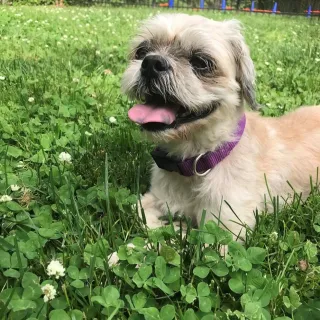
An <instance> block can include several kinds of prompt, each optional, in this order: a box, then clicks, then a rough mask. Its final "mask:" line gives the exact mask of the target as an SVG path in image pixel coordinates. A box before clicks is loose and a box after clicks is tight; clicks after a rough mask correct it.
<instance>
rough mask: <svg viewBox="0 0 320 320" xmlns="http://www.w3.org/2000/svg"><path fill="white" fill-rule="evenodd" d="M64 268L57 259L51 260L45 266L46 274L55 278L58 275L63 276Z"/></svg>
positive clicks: (57, 277) (58, 276)
mask: <svg viewBox="0 0 320 320" xmlns="http://www.w3.org/2000/svg"><path fill="white" fill-rule="evenodd" d="M65 270H66V269H65V268H64V267H63V265H62V264H61V263H60V261H58V260H52V261H51V262H50V263H49V264H48V267H47V275H48V276H55V277H56V279H59V278H60V277H64V275H65V274H64V272H65Z"/></svg>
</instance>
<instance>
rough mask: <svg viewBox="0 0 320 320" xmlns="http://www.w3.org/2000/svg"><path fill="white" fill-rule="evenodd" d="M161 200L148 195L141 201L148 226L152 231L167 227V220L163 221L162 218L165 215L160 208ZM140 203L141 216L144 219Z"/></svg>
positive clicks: (150, 194)
mask: <svg viewBox="0 0 320 320" xmlns="http://www.w3.org/2000/svg"><path fill="white" fill-rule="evenodd" d="M158 203H159V200H157V198H156V197H155V196H154V195H153V194H152V193H150V192H149V193H146V194H145V195H144V196H143V197H142V199H141V207H142V209H143V212H144V215H145V218H146V225H147V226H148V228H150V229H155V228H159V227H162V226H164V225H165V222H166V221H165V220H161V219H160V218H161V217H163V216H164V215H165V214H164V212H162V211H161V210H160V208H159V205H158ZM141 207H140V203H139V206H138V208H139V210H138V212H139V216H140V218H141V219H142V218H143V217H142V216H143V214H142V210H141Z"/></svg>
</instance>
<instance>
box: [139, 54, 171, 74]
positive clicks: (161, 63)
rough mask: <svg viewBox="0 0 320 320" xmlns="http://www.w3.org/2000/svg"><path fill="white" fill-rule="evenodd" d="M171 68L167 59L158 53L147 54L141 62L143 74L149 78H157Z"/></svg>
mask: <svg viewBox="0 0 320 320" xmlns="http://www.w3.org/2000/svg"><path fill="white" fill-rule="evenodd" d="M169 69H170V65H169V63H168V62H167V60H166V59H164V58H162V57H161V56H158V55H150V56H146V57H145V58H144V59H143V61H142V64H141V74H142V75H143V76H144V77H147V78H156V77H158V76H159V75H160V74H161V73H163V72H167V71H168V70H169Z"/></svg>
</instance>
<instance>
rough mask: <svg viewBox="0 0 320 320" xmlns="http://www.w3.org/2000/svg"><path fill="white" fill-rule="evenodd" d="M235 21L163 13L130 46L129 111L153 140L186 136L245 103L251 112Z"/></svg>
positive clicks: (245, 56)
mask: <svg viewBox="0 0 320 320" xmlns="http://www.w3.org/2000/svg"><path fill="white" fill-rule="evenodd" d="M240 29H241V28H240V25H239V23H238V22H237V21H234V20H231V21H225V22H217V21H213V20H209V19H206V18H204V17H202V16H189V15H185V14H161V15H158V16H156V17H154V18H152V19H150V20H148V21H147V22H145V23H144V25H143V26H142V27H141V29H140V32H139V34H138V36H137V37H136V38H135V39H134V40H133V42H132V52H131V55H130V65H129V67H128V68H127V70H126V71H125V73H124V76H123V82H122V88H123V91H124V92H125V93H126V94H128V95H129V96H131V97H132V98H134V99H137V100H140V102H141V104H138V105H136V106H134V107H133V108H131V109H130V110H129V117H130V119H131V120H132V121H134V122H136V123H138V124H140V125H141V126H142V128H143V129H145V130H146V131H147V132H148V133H149V134H150V135H151V136H152V137H153V138H155V139H156V140H160V141H161V140H162V141H170V140H171V139H181V138H185V137H186V135H188V133H192V132H193V131H194V130H201V127H202V126H205V125H208V124H210V120H212V119H214V118H215V119H221V120H222V119H223V118H224V117H232V116H233V115H234V114H235V113H236V112H237V110H238V109H239V108H243V100H246V101H247V103H248V104H249V105H250V106H251V107H252V108H255V106H256V103H255V94H254V88H253V83H254V67H253V63H252V60H251V58H250V55H249V51H248V48H247V46H246V44H245V42H244V38H243V36H242V35H241V32H240Z"/></svg>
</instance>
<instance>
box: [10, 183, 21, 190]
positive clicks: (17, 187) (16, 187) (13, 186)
mask: <svg viewBox="0 0 320 320" xmlns="http://www.w3.org/2000/svg"><path fill="white" fill-rule="evenodd" d="M10 188H11V191H18V190H19V189H20V186H18V185H17V184H12V185H11V186H10Z"/></svg>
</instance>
